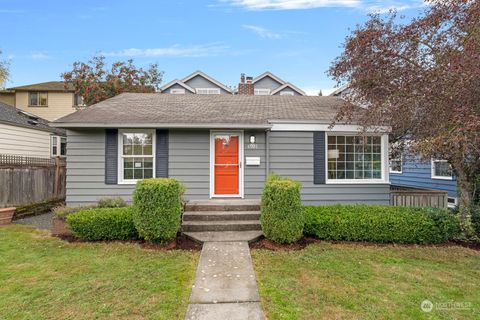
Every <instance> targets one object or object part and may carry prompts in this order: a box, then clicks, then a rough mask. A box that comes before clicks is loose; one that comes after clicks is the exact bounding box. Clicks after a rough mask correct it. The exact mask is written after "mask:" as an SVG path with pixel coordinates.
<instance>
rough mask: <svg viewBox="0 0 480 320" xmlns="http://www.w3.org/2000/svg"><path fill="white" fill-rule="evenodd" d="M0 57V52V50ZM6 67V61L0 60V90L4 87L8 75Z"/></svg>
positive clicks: (0, 53) (0, 52)
mask: <svg viewBox="0 0 480 320" xmlns="http://www.w3.org/2000/svg"><path fill="white" fill-rule="evenodd" d="M0 55H2V50H0ZM8 67H9V62H8V61H7V60H0V88H4V87H5V83H6V82H7V80H8V77H9V75H10V72H9V69H8Z"/></svg>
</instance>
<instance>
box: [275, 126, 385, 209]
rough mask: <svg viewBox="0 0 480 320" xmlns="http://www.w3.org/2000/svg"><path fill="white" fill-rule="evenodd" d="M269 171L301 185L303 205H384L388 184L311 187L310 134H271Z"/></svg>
mask: <svg viewBox="0 0 480 320" xmlns="http://www.w3.org/2000/svg"><path fill="white" fill-rule="evenodd" d="M270 170H271V171H273V172H276V173H277V174H280V175H283V176H289V177H291V178H292V179H295V180H298V181H300V182H301V183H302V185H303V188H302V200H303V203H304V204H311V205H323V204H335V203H368V204H388V203H389V198H390V186H389V185H388V184H378V185H377V184H359V185H357V184H348V185H338V184H323V185H318V184H317V185H316V184H313V132H279V131H275V132H271V134H270Z"/></svg>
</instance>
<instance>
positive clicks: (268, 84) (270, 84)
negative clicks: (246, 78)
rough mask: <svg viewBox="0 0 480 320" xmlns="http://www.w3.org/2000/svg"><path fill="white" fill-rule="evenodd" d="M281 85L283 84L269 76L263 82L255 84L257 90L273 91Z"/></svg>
mask: <svg viewBox="0 0 480 320" xmlns="http://www.w3.org/2000/svg"><path fill="white" fill-rule="evenodd" d="M281 85H282V83H280V82H278V81H277V80H274V79H272V78H270V77H269V76H266V77H264V78H262V79H261V80H259V81H257V82H255V89H270V90H271V91H273V90H275V89H277V88H278V87H280V86H281Z"/></svg>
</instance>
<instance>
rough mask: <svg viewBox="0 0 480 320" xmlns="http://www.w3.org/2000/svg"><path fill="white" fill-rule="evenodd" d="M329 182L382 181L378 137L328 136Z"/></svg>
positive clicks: (379, 141)
mask: <svg viewBox="0 0 480 320" xmlns="http://www.w3.org/2000/svg"><path fill="white" fill-rule="evenodd" d="M327 150H328V151H327V153H328V169H327V173H328V175H327V177H328V179H329V180H339V181H341V180H382V179H383V175H382V138H381V137H380V136H367V137H361V136H343V135H336V136H332V135H329V136H328V149H327Z"/></svg>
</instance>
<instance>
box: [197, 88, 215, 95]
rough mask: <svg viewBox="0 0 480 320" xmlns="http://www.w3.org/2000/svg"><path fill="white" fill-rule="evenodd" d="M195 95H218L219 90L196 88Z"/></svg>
mask: <svg viewBox="0 0 480 320" xmlns="http://www.w3.org/2000/svg"><path fill="white" fill-rule="evenodd" d="M195 91H196V92H197V94H220V88H197V89H195Z"/></svg>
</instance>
